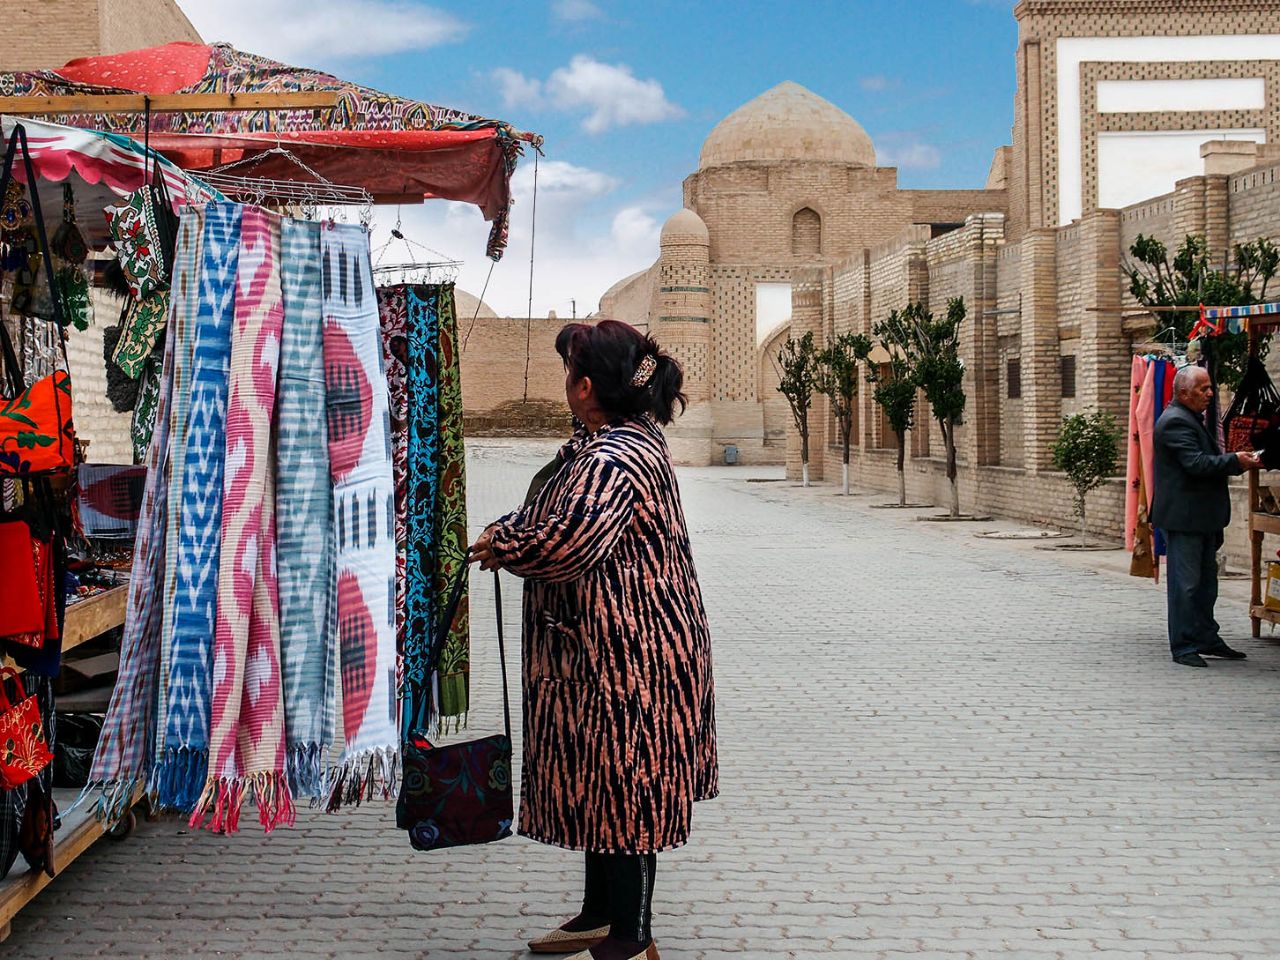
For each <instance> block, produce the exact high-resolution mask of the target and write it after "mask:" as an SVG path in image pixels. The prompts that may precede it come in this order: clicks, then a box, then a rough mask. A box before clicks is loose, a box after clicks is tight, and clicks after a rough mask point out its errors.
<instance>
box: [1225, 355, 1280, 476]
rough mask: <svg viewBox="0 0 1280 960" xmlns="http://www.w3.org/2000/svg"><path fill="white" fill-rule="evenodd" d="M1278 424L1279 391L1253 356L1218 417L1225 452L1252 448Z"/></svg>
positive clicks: (1279, 420)
mask: <svg viewBox="0 0 1280 960" xmlns="http://www.w3.org/2000/svg"><path fill="white" fill-rule="evenodd" d="M1277 423H1280V391H1277V390H1276V388H1275V385H1274V384H1273V383H1272V382H1271V377H1270V376H1268V375H1267V368H1266V367H1264V366H1263V365H1262V361H1261V360H1259V359H1258V358H1257V357H1250V358H1249V362H1248V364H1247V365H1246V367H1245V372H1244V377H1243V378H1242V379H1241V381H1240V388H1239V389H1238V390H1237V391H1236V395H1235V399H1233V400H1232V401H1231V406H1230V407H1229V408H1228V409H1227V415H1226V416H1225V417H1223V418H1222V432H1223V436H1224V438H1225V440H1226V445H1227V451H1226V452H1227V453H1239V452H1240V451H1241V450H1253V449H1255V448H1256V447H1255V442H1256V441H1255V438H1256V437H1257V436H1258V435H1259V434H1261V433H1262V432H1263V431H1265V430H1267V429H1269V428H1270V427H1272V426H1275V425H1276V424H1277Z"/></svg>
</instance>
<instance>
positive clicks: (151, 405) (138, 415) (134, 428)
mask: <svg viewBox="0 0 1280 960" xmlns="http://www.w3.org/2000/svg"><path fill="white" fill-rule="evenodd" d="M162 365H163V364H162V360H161V356H160V354H159V353H153V354H151V356H149V357H147V360H146V363H144V364H143V365H142V376H140V377H139V378H138V391H137V394H136V396H135V399H134V402H133V417H132V418H131V419H130V420H129V439H130V441H131V443H132V444H133V462H134V463H144V462H145V461H146V459H147V448H148V447H150V446H151V437H152V435H153V434H154V433H155V426H156V412H157V410H159V408H160V369H161V366H162Z"/></svg>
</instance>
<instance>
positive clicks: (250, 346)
mask: <svg viewBox="0 0 1280 960" xmlns="http://www.w3.org/2000/svg"><path fill="white" fill-rule="evenodd" d="M177 261H178V265H177V276H176V277H175V280H174V296H173V298H172V300H173V308H172V310H171V315H170V320H169V324H168V326H169V335H168V336H167V337H166V341H165V355H164V366H163V369H162V374H163V375H162V377H161V378H160V381H159V386H160V396H159V410H158V415H157V418H156V427H155V430H156V433H155V437H154V439H153V442H152V444H151V447H150V450H149V452H148V460H147V467H148V468H147V478H146V493H145V494H144V500H145V501H146V509H145V511H144V513H145V517H146V520H145V522H144V523H143V524H142V525H141V526H142V529H141V530H140V533H139V540H138V548H137V551H136V553H135V559H134V577H133V580H132V583H131V585H130V601H129V614H128V620H127V622H126V629H125V641H124V647H123V649H122V667H121V680H120V683H119V685H118V686H117V688H116V694H115V695H114V696H113V699H112V705H111V709H110V712H109V715H108V719H107V722H106V726H105V728H104V736H103V742H102V744H101V746H100V749H99V751H98V755H97V756H96V757H95V761H94V769H93V776H92V780H91V783H90V786H89V787H88V788H87V789H86V794H93V795H96V797H97V810H98V814H99V816H101V817H103V818H104V819H107V820H108V821H112V822H114V821H116V820H118V819H119V818H120V817H121V816H123V815H124V814H125V813H127V811H128V807H129V805H130V803H131V800H132V798H133V797H134V795H135V792H136V790H137V788H138V785H139V784H140V783H141V782H143V780H144V779H146V778H148V777H149V782H150V784H151V787H152V790H153V791H154V795H155V797H156V798H157V801H158V802H159V803H160V804H161V805H163V806H166V807H169V808H172V809H175V810H178V811H181V812H183V813H186V814H189V815H190V818H191V822H192V823H193V824H197V825H198V824H202V823H205V822H206V821H207V822H208V823H209V824H210V825H211V826H213V827H214V828H215V829H219V830H223V831H226V832H233V831H235V830H236V829H237V827H238V826H239V814H240V811H241V807H242V805H243V803H244V801H245V800H246V799H252V800H253V802H254V803H255V805H256V806H257V808H258V818H259V822H260V823H261V824H262V826H263V828H264V829H266V830H270V829H272V828H274V827H276V826H279V825H281V824H289V823H291V822H292V820H293V816H294V810H295V804H296V801H297V800H298V799H299V798H302V797H308V798H310V799H313V800H322V799H326V798H327V799H328V801H329V806H330V808H331V809H332V808H336V807H338V806H340V805H342V804H343V803H346V802H358V801H359V800H361V799H366V798H369V797H372V796H373V795H375V794H376V793H379V792H381V793H382V794H383V795H385V796H390V795H391V794H392V792H393V790H394V788H395V786H396V777H397V772H398V741H399V737H398V731H397V724H396V713H395V699H396V694H397V691H396V685H395V634H394V625H393V621H394V616H395V614H394V603H395V597H394V577H395V544H394V540H393V537H394V530H393V526H394V508H393V497H394V478H393V474H392V466H391V440H390V428H389V422H388V421H389V418H388V393H387V389H386V386H385V384H386V380H385V378H384V374H383V370H382V363H381V356H380V349H381V347H380V336H379V327H378V312H377V303H376V299H375V295H374V289H373V284H372V273H371V268H370V264H369V246H368V237H367V234H366V233H365V231H364V230H363V229H362V228H361V227H359V226H354V225H353V226H345V225H328V226H321V225H317V224H311V223H299V222H296V221H282V220H281V218H279V217H277V216H276V215H274V214H272V213H269V212H268V211H264V210H261V209H259V208H254V207H245V206H242V205H239V204H233V203H226V202H215V203H211V204H209V205H207V206H205V207H202V208H199V209H192V210H189V211H187V212H186V213H185V214H184V216H183V219H182V223H181V229H180V238H179V247H178V256H177ZM321 413H324V416H323V417H321V416H320V414H321ZM277 484H278V487H277ZM286 517H287V520H286V519H285V518H286ZM330 530H332V533H330ZM278 577H279V578H280V579H277V578H278ZM339 676H340V682H341V684H342V686H341V697H342V701H341V702H342V705H343V711H342V719H343V736H344V739H345V741H346V750H345V751H344V753H343V755H342V757H341V758H340V759H339V761H338V764H337V766H336V767H331V766H329V762H328V758H327V756H326V753H325V751H326V748H327V746H328V743H329V741H330V740H331V739H332V735H333V734H335V733H336V730H335V726H336V722H335V718H336V716H337V714H336V710H335V706H336V705H335V701H336V700H337V697H338V686H337V685H338V682H339Z"/></svg>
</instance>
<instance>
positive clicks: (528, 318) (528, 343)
mask: <svg viewBox="0 0 1280 960" xmlns="http://www.w3.org/2000/svg"><path fill="white" fill-rule="evenodd" d="M530 219H531V220H532V221H533V222H532V223H531V224H530V226H529V309H528V310H527V311H526V312H525V319H524V402H525V403H528V402H529V361H530V358H531V356H532V353H533V250H534V243H535V242H536V241H537V239H538V153H537V151H536V150H535V151H534V154H533V216H532V217H531V218H530Z"/></svg>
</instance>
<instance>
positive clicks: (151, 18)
mask: <svg viewBox="0 0 1280 960" xmlns="http://www.w3.org/2000/svg"><path fill="white" fill-rule="evenodd" d="M4 39H5V53H4V69H6V70H48V69H54V68H56V67H60V66H62V65H63V64H64V63H66V62H67V61H68V60H73V59H75V58H76V57H91V56H97V55H99V54H106V53H121V52H123V51H126V50H136V49H139V48H141V47H151V46H156V45H158V44H162V43H171V42H173V41H175V40H193V41H195V42H197V43H198V42H200V35H199V34H198V33H196V30H195V28H194V27H193V26H191V22H190V21H189V20H187V18H186V16H185V15H184V14H183V13H182V11H181V9H179V7H178V5H177V4H176V3H174V2H173V0H13V2H10V3H7V4H6V5H5V12H4Z"/></svg>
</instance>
